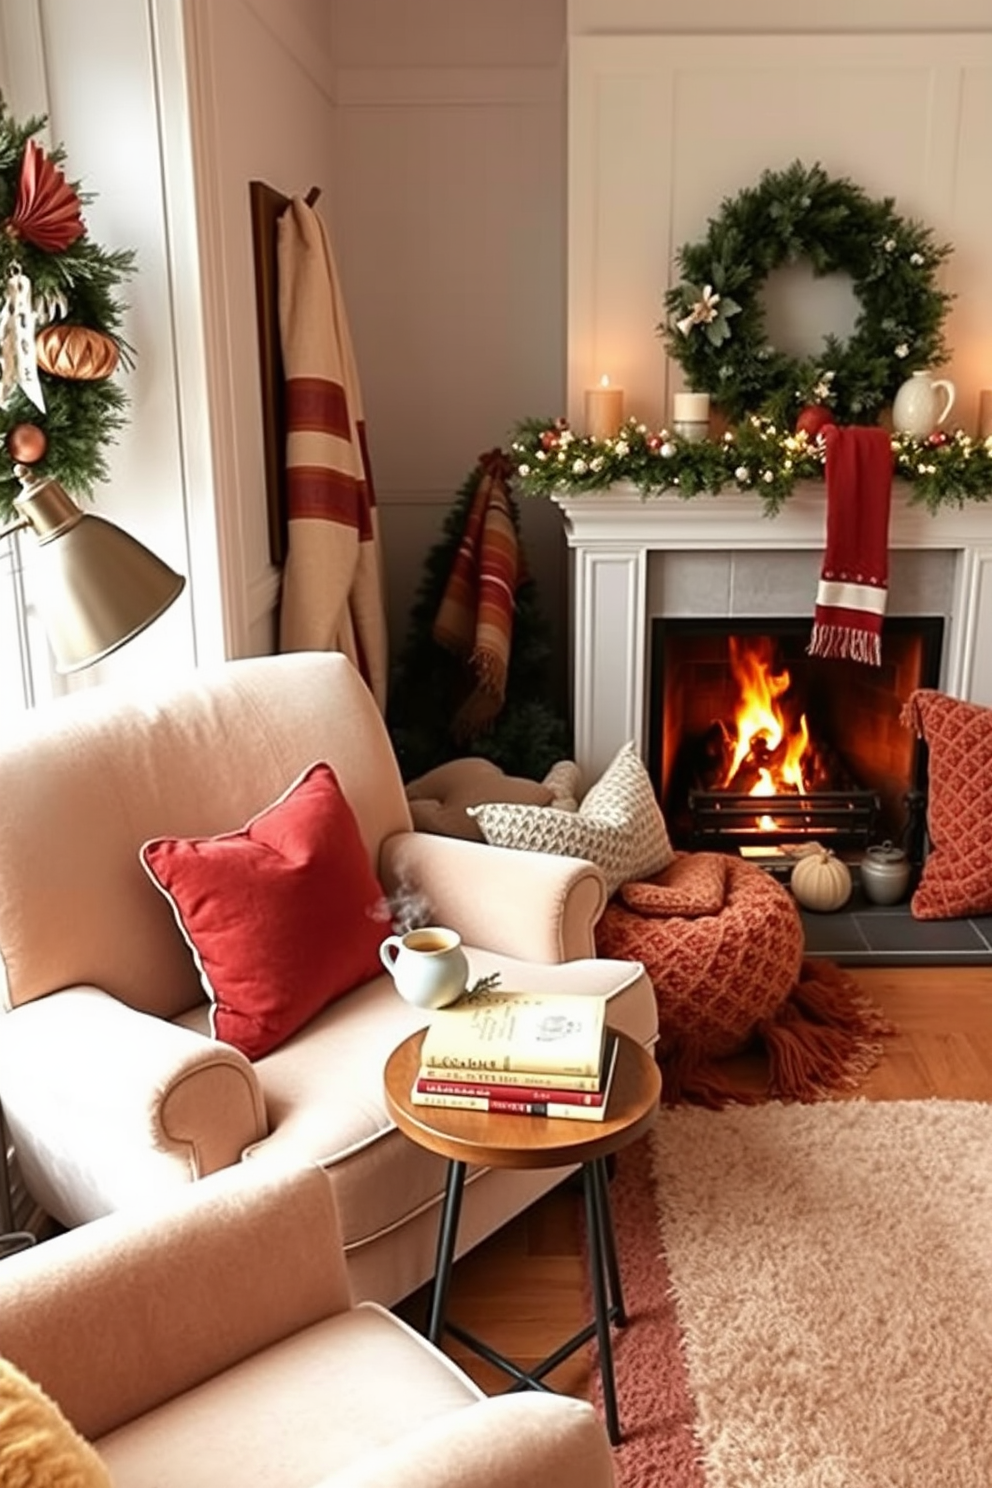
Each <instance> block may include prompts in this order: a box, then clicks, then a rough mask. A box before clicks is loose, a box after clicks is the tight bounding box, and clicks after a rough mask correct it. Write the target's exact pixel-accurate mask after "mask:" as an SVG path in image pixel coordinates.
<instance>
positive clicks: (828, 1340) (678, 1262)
mask: <svg viewBox="0 0 992 1488" xmlns="http://www.w3.org/2000/svg"><path fill="white" fill-rule="evenodd" d="M611 1194H612V1203H613V1215H614V1224H615V1228H616V1232H617V1244H618V1249H619V1253H620V1263H621V1268H622V1275H623V1280H624V1291H625V1301H626V1303H627V1309H628V1313H629V1316H630V1323H629V1325H628V1327H627V1328H626V1329H625V1330H623V1331H621V1332H620V1333H618V1334H616V1335H615V1338H616V1342H615V1362H616V1375H617V1391H618V1400H619V1407H620V1417H621V1426H622V1429H623V1432H624V1441H623V1443H622V1444H621V1446H619V1447H618V1448H617V1449H616V1451H615V1463H616V1471H617V1485H618V1488H921V1485H924V1484H926V1485H927V1488H977V1485H978V1484H987V1483H992V1242H990V1239H989V1237H990V1235H992V1106H987V1105H982V1104H978V1103H968V1102H944V1101H905V1102H892V1103H881V1102H867V1101H860V1100H853V1101H843V1102H827V1103H823V1104H819V1105H814V1106H805V1105H782V1104H778V1103H772V1104H769V1105H766V1106H760V1107H746V1108H745V1107H730V1108H728V1109H726V1110H723V1111H712V1110H706V1109H701V1108H699V1107H678V1108H676V1109H674V1110H666V1111H663V1112H662V1113H661V1116H660V1117H659V1123H658V1126H657V1128H656V1130H655V1131H654V1132H653V1133H652V1134H651V1135H650V1137H649V1138H647V1139H646V1140H645V1141H642V1142H640V1143H638V1144H637V1145H636V1146H635V1147H633V1148H630V1149H628V1150H627V1151H626V1152H624V1153H622V1154H621V1155H620V1157H619V1159H618V1166H617V1174H616V1177H615V1179H614V1182H613V1185H612V1189H611ZM600 1404H601V1402H600Z"/></svg>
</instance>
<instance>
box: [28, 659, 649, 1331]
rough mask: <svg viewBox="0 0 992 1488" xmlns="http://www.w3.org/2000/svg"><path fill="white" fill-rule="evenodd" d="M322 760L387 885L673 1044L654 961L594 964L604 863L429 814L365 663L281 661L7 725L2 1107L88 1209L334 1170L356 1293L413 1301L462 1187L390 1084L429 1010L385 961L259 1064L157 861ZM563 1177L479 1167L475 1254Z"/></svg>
mask: <svg viewBox="0 0 992 1488" xmlns="http://www.w3.org/2000/svg"><path fill="white" fill-rule="evenodd" d="M320 760H323V761H327V762H329V763H330V765H331V766H332V767H333V770H334V771H335V772H336V775H337V778H338V780H339V782H340V786H341V789H342V791H343V793H344V795H345V797H346V798H347V801H348V803H349V805H350V807H351V810H352V811H353V812H354V815H355V817H356V819H357V823H358V827H359V830H360V834H361V843H360V844H359V848H358V851H359V852H360V851H361V847H362V844H364V849H365V851H366V852H367V855H368V861H369V864H370V865H371V867H372V868H373V869H374V870H375V873H376V874H377V876H378V878H379V881H380V883H381V885H382V887H383V888H384V890H385V891H386V893H387V894H388V895H390V896H396V895H399V894H403V895H412V896H419V897H420V898H421V899H422V900H424V901H426V903H427V904H428V905H429V907H430V912H431V916H432V918H434V920H435V922H439V923H444V924H447V925H450V926H452V927H453V928H454V929H456V930H458V931H459V932H460V933H461V936H462V938H463V941H464V942H465V945H466V949H467V952H468V958H469V964H470V971H471V975H472V977H473V979H474V978H476V977H479V976H483V975H486V974H489V973H491V972H496V971H498V972H499V973H500V976H501V979H502V985H503V986H504V987H511V988H512V987H513V986H519V987H531V988H548V989H554V988H562V989H570V990H578V991H583V992H586V993H588V994H589V995H590V996H601V997H606V998H608V999H609V1002H610V1012H609V1017H610V1021H611V1022H612V1023H613V1024H615V1025H616V1026H617V1027H619V1028H622V1029H623V1030H624V1031H625V1032H627V1033H629V1034H631V1035H632V1036H633V1037H635V1038H637V1039H639V1040H640V1041H641V1042H642V1043H644V1044H645V1045H650V1044H651V1043H652V1041H653V1039H654V1037H655V1035H656V1030H657V1013H656V1008H655V999H654V994H653V991H652V988H651V985H650V983H649V982H648V981H647V978H646V977H645V976H644V974H643V969H642V968H641V967H640V965H639V964H638V963H632V962H626V961H608V960H605V961H604V960H598V959H596V958H595V950H594V938H593V931H594V926H595V923H596V920H597V918H598V917H599V915H600V913H601V911H602V909H603V906H604V902H605V894H604V884H603V879H602V877H601V875H600V874H599V872H598V870H596V869H595V868H593V867H592V865H591V864H588V863H584V862H580V861H577V860H572V859H565V858H558V857H552V856H547V855H543V854H540V853H526V852H517V851H510V850H507V849H501V848H495V847H489V846H487V845H485V844H483V843H478V842H466V841H462V840H459V839H457V838H449V837H439V836H434V835H430V834H426V833H418V832H415V831H413V830H411V826H412V823H411V818H410V812H409V807H408V804H407V800H406V796H405V793H404V789H403V783H402V780H401V778H400V773H399V769H398V766H397V764H396V760H395V757H394V755H393V751H392V747H391V744H390V740H389V737H388V734H387V732H386V729H385V727H384V725H383V722H382V719H381V717H380V715H379V713H378V711H377V709H376V707H375V704H374V703H373V701H372V698H371V695H370V694H369V692H368V690H367V689H366V687H365V686H364V684H363V683H362V681H361V679H360V677H359V675H358V673H357V672H356V671H355V669H354V668H353V667H352V666H351V664H350V663H349V662H348V661H346V660H345V659H344V658H343V657H342V656H339V655H328V654H296V655H287V656H278V657H262V658H255V659H250V660H242V661H232V662H228V663H226V664H224V665H221V666H216V667H213V668H205V669H203V670H201V671H199V672H195V673H193V674H192V675H189V676H187V677H185V678H183V679H181V680H177V681H172V682H156V681H154V680H153V681H150V682H149V684H148V685H147V686H146V687H144V688H141V689H138V690H133V691H132V692H131V693H129V694H128V695H124V694H122V693H121V692H119V691H117V690H115V689H114V688H111V687H104V688H100V689H96V690H93V691H91V692H88V693H82V694H79V695H76V696H73V697H70V698H67V699H64V700H62V701H60V702H58V703H56V704H54V705H51V706H49V707H48V708H45V709H41V710H38V712H37V713H36V714H33V715H29V716H28V718H26V719H25V721H24V723H23V724H22V725H21V726H20V727H19V728H18V729H17V730H16V731H15V732H13V733H8V734H7V736H6V737H5V738H4V739H3V740H2V742H0V780H2V781H3V799H4V807H3V830H2V831H0V984H2V985H0V991H2V994H3V1000H4V1004H5V1006H6V1009H7V1012H6V1015H5V1016H4V1017H3V1018H2V1019H0V1102H2V1104H3V1109H4V1112H5V1115H6V1120H7V1125H8V1128H9V1130H10V1133H11V1135H12V1138H13V1141H14V1145H15V1149H16V1152H17V1156H18V1161H19V1163H20V1168H21V1172H22V1175H23V1178H24V1181H25V1183H26V1185H27V1187H28V1189H29V1190H30V1192H31V1193H32V1195H33V1196H34V1198H35V1199H36V1200H37V1202H38V1204H39V1205H40V1206H41V1207H42V1208H43V1209H44V1210H46V1211H47V1212H48V1213H49V1214H51V1215H53V1216H54V1217H55V1218H56V1219H57V1220H59V1221H61V1222H62V1224H64V1225H67V1226H74V1225H77V1224H79V1223H81V1222H82V1221H88V1220H92V1219H95V1218H97V1217H99V1216H101V1215H104V1214H107V1213H110V1212H112V1211H114V1210H117V1209H122V1208H126V1207H128V1206H130V1205H132V1204H135V1203H140V1202H143V1201H146V1200H148V1199H151V1198H153V1197H155V1196H156V1195H158V1194H162V1193H168V1192H170V1191H172V1192H174V1191H176V1190H178V1189H181V1188H183V1187H185V1186H186V1185H187V1184H189V1183H191V1182H192V1181H193V1180H195V1179H199V1178H202V1177H204V1176H205V1175H207V1174H209V1173H213V1172H216V1171H217V1170H219V1169H222V1168H226V1167H229V1166H230V1165H232V1164H236V1163H240V1162H242V1161H247V1162H250V1163H256V1162H257V1163H262V1162H270V1161H282V1162H286V1161H290V1162H300V1161H305V1162H315V1163H318V1164H319V1165H320V1166H321V1167H323V1168H324V1169H325V1170H326V1172H327V1174H328V1176H329V1178H330V1181H331V1185H332V1187H333V1190H334V1193H335V1197H336V1200H337V1205H338V1211H339V1214H340V1216H341V1224H342V1231H343V1235H344V1243H345V1251H346V1255H347V1261H348V1268H349V1276H350V1280H351V1285H352V1289H353V1294H354V1295H355V1296H356V1298H373V1299H375V1300H377V1301H379V1302H383V1303H385V1304H386V1305H391V1304H392V1303H393V1302H395V1301H397V1300H398V1299H399V1298H401V1297H403V1296H405V1295H407V1294H408V1293H410V1292H412V1291H413V1290H415V1289H416V1288H417V1287H418V1286H420V1285H421V1284H422V1283H423V1282H424V1281H425V1280H427V1279H428V1277H429V1276H430V1275H431V1272H432V1267H433V1259H434V1248H435V1240H436V1234H437V1225H438V1215H439V1212H440V1206H441V1199H442V1195H443V1189H444V1176H445V1165H444V1162H443V1160H442V1159H441V1158H439V1157H436V1156H435V1155H434V1154H432V1153H429V1152H426V1151H423V1150H421V1149H420V1148H416V1147H414V1146H413V1145H412V1144H411V1143H409V1142H408V1141H407V1139H406V1138H405V1137H403V1136H401V1135H400V1133H399V1132H397V1131H396V1129H395V1128H394V1126H393V1124H392V1122H391V1121H390V1119H389V1117H388V1114H387V1112H386V1109H385V1104H384V1099H383V1092H382V1070H383V1066H384V1064H385V1061H386V1058H387V1056H388V1054H389V1053H390V1051H391V1050H392V1049H393V1048H394V1047H395V1045H396V1044H398V1043H399V1042H400V1041H401V1040H402V1039H403V1038H405V1037H406V1036H407V1034H409V1033H411V1032H412V1031H414V1030H415V1029H416V1028H418V1027H420V1026H421V1025H422V1024H423V1023H424V1021H425V1019H426V1015H425V1014H424V1013H422V1012H420V1011H419V1010H418V1009H416V1008H413V1007H411V1006H409V1005H408V1004H407V1003H405V1002H404V1001H403V1000H402V998H400V997H399V996H398V995H397V993H396V991H395V989H394V987H393V985H392V982H391V981H390V979H389V978H388V977H387V976H386V975H385V974H382V975H374V976H373V977H372V978H371V979H370V980H369V981H368V982H366V983H364V984H363V985H361V986H359V987H357V988H356V989H355V990H353V991H350V992H348V994H347V995H346V996H343V997H340V998H339V999H338V1000H337V1001H335V1002H332V1003H331V1004H330V1005H329V1006H327V1007H325V1008H324V1009H323V1010H322V1011H319V1012H318V1013H317V1014H316V1015H315V1016H314V1017H312V1019H311V1020H310V1021H309V1022H307V1024H306V1025H305V1026H304V1027H303V1028H302V1029H301V1030H300V1031H299V1032H297V1033H295V1034H294V1035H293V1036H292V1037H291V1038H289V1039H288V1040H287V1041H286V1042H285V1043H283V1044H282V1045H281V1046H280V1047H277V1048H275V1049H274V1050H273V1051H272V1052H270V1053H267V1054H265V1055H264V1056H262V1057H260V1058H256V1059H254V1060H249V1059H248V1058H247V1057H246V1056H245V1055H244V1054H243V1053H241V1052H239V1050H238V1049H236V1048H234V1047H232V1046H231V1045H230V1044H227V1043H224V1042H220V1041H218V1040H217V1039H214V1038H212V1037H211V1029H210V1022H209V1015H210V1005H209V1002H208V999H207V997H206V995H205V992H204V987H203V984H202V982H201V979H200V976H199V973H198V970H197V966H196V964H195V962H194V959H193V955H192V954H191V951H190V949H189V947H188V945H187V944H186V941H185V940H184V938H183V936H182V934H181V933H180V931H179V928H178V926H177V923H176V920H175V919H174V917H173V914H172V911H171V909H170V907H169V904H168V902H167V900H166V899H165V898H164V897H163V895H162V894H161V893H159V892H158V890H157V889H156V887H155V886H154V885H153V884H152V882H151V881H150V879H149V876H148V875H147V874H146V873H145V871H144V870H143V868H142V866H141V863H140V861H139V849H140V848H141V846H142V844H143V843H144V842H146V841H147V840H148V839H152V838H160V837H163V836H166V835H173V836H178V837H183V838H188V837H202V836H212V835H215V834H218V833H227V832H232V831H235V830H237V829H239V828H241V827H242V826H243V825H244V824H245V823H246V822H247V821H248V820H249V819H250V818H252V817H254V816H255V815H256V814H257V813H258V812H259V811H261V810H263V808H265V807H267V806H269V805H270V804H271V803H272V802H273V801H274V800H276V798H278V797H279V796H280V794H281V793H282V792H284V791H285V790H286V788H287V786H288V785H289V784H290V783H291V782H292V781H293V780H294V779H296V778H297V777H298V776H299V775H300V774H301V772H303V771H305V770H306V769H307V768H308V767H309V766H310V765H311V764H313V763H314V762H315V761H320ZM388 928H389V927H388V925H387V924H384V926H383V933H384V934H385V933H386V931H387V930H388ZM376 966H377V967H378V960H377V958H376ZM290 990H291V989H290ZM562 1176H563V1175H562V1173H561V1172H560V1171H543V1172H542V1171H535V1172H511V1171H509V1170H505V1169H502V1170H490V1169H481V1168H480V1169H478V1170H476V1171H474V1172H473V1173H472V1175H471V1179H470V1182H469V1183H468V1185H467V1190H466V1195H465V1202H464V1207H463V1215H462V1223H461V1226H460V1229H459V1243H460V1246H461V1248H462V1249H468V1248H470V1247H471V1246H472V1245H474V1244H476V1243H477V1242H478V1241H479V1240H481V1239H483V1238H484V1237H485V1236H487V1235H488V1234H490V1233H492V1231H493V1230H495V1229H496V1228H498V1227H499V1226H500V1225H502V1224H503V1223H505V1221H506V1220H507V1219H509V1218H511V1217H512V1216H513V1215H514V1214H517V1213H518V1212H520V1210H522V1209H523V1208H525V1207H526V1206H527V1205H528V1204H529V1203H530V1202H531V1201H532V1200H533V1199H534V1198H535V1197H537V1196H538V1195H539V1194H541V1193H543V1192H545V1191H546V1190H547V1189H548V1188H549V1187H551V1186H552V1185H553V1184H555V1183H557V1182H558V1181H559V1180H560V1178H561V1177H562Z"/></svg>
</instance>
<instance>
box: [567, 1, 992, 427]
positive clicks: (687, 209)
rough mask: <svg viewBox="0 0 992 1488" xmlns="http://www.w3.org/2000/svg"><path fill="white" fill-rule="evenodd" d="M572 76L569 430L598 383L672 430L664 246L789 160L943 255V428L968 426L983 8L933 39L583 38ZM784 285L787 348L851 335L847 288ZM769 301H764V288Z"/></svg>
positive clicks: (976, 369) (985, 44)
mask: <svg viewBox="0 0 992 1488" xmlns="http://www.w3.org/2000/svg"><path fill="white" fill-rule="evenodd" d="M569 78H570V110H569V140H570V151H569V201H570V223H569V283H570V295H569V327H568V340H569V400H568V401H569V412H570V415H571V417H572V419H573V420H574V421H575V422H576V423H577V424H579V425H580V426H581V419H582V401H583V392H584V390H585V389H586V388H588V387H589V386H591V385H592V384H593V383H594V381H595V380H596V378H597V377H598V375H599V372H600V371H601V370H608V371H609V372H610V374H611V376H612V377H613V378H614V380H616V381H618V382H619V383H620V384H621V386H623V387H624V389H625V392H626V395H627V408H628V412H630V413H633V414H635V415H636V416H637V417H638V418H641V419H643V420H645V421H646V422H648V423H650V424H652V425H654V426H656V427H657V426H659V425H660V424H661V423H663V422H664V421H665V420H667V419H670V417H671V396H672V394H673V392H675V391H676V390H678V389H679V388H680V387H681V386H682V382H681V373H680V371H679V369H678V368H677V367H673V366H670V365H667V364H666V358H665V354H664V347H663V345H662V343H661V341H660V338H659V337H658V335H657V333H656V329H655V328H656V326H657V323H658V321H659V320H660V319H661V318H662V317H663V315H664V292H665V290H666V289H667V288H668V286H669V285H670V284H671V283H672V282H673V280H674V278H675V277H676V275H677V270H676V269H675V260H676V256H677V252H678V249H679V247H680V246H681V245H682V244H683V243H685V242H695V241H698V240H699V239H700V238H702V237H703V236H704V234H705V231H706V226H707V222H708V220H709V218H710V217H712V216H713V215H714V214H715V213H716V212H717V210H718V209H719V206H720V203H721V202H722V201H723V200H724V199H725V198H727V197H731V196H734V195H736V194H737V192H739V191H740V190H741V189H742V188H743V187H744V186H748V185H751V184H754V183H756V182H757V180H758V179H759V177H760V175H761V173H762V171H763V170H766V169H772V170H782V169H785V168H786V167H787V166H788V165H789V164H790V163H791V161H792V160H794V159H797V158H798V159H801V160H803V161H804V162H806V163H807V164H809V165H812V164H813V163H814V162H820V163H821V164H822V165H823V167H824V168H825V170H826V171H827V172H828V174H830V175H832V176H836V177H840V176H846V177H849V178H851V179H853V180H855V181H857V182H858V184H860V185H861V186H863V187H864V189H865V190H866V191H867V192H868V193H869V194H870V195H872V196H875V197H879V198H880V197H885V196H891V197H893V198H894V199H895V203H896V208H897V210H898V211H899V212H901V213H902V214H903V215H904V216H906V217H910V218H915V219H918V220H920V221H923V222H925V223H926V224H927V225H928V226H930V227H931V228H932V229H933V231H934V234H935V236H936V238H937V240H938V241H940V242H946V243H949V244H951V245H952V247H953V253H952V255H951V258H950V259H949V261H948V262H947V263H946V264H944V265H943V266H942V269H941V282H942V284H943V285H944V287H945V288H947V289H948V290H949V291H950V292H951V293H952V294H953V295H954V296H955V302H954V305H953V308H952V311H951V314H950V316H949V317H948V323H947V339H948V343H949V346H950V348H951V357H950V360H949V363H948V365H947V366H946V367H945V368H941V369H937V368H934V369H933V370H934V372H935V374H936V372H937V371H938V370H939V371H940V372H941V373H942V374H943V375H945V376H948V375H949V376H950V377H951V378H952V379H954V380H955V382H956V384H957V388H958V400H957V403H956V405H955V409H954V415H953V418H954V422H955V423H958V422H959V423H960V424H961V425H962V426H963V427H964V428H966V429H969V430H971V431H972V432H974V431H975V430H976V427H977V411H978V393H979V390H980V388H982V387H985V386H988V384H989V380H990V378H992V260H990V258H989V255H988V248H987V245H988V243H989V241H990V238H992V197H990V196H989V193H988V192H987V191H986V190H984V189H983V187H982V185H981V182H982V179H983V177H984V176H985V175H986V174H987V161H988V156H989V151H990V147H992V14H990V24H987V25H986V27H985V28H984V30H983V31H978V32H957V31H949V32H946V33H943V32H942V33H938V34H934V35H913V36H907V35H891V34H890V35H879V34H876V35H865V34H864V33H860V34H846V35H845V34H832V35H828V36H815V37H814V36H811V35H808V34H806V35H802V34H795V33H789V32H783V33H777V34H774V35H764V36H740V35H708V36H703V35H698V34H697V35H679V36H660V35H647V36H633V35H622V36H603V35H598V34H589V35H584V36H578V37H573V38H572V42H571V46H570V55H569ZM741 121H746V127H737V126H738V125H739V124H740V122H741ZM732 123H733V126H734V127H731V124H732ZM631 140H636V141H637V142H638V150H637V152H636V153H635V154H633V155H632V153H631V150H630V142H631ZM802 272H805V278H802ZM796 273H797V274H799V275H800V278H799V282H797V283H795V284H793V285H792V289H793V293H794V296H795V306H794V309H795V310H796V311H798V312H799V314H797V315H795V316H793V317H792V325H791V327H790V328H791V330H792V331H793V332H798V333H799V339H798V341H797V343H796V344H793V345H789V346H788V349H789V350H792V351H795V352H812V351H814V350H815V349H816V348H817V347H818V346H820V345H821V344H822V338H823V336H824V335H825V334H826V333H827V332H828V331H833V332H838V331H839V333H840V334H841V335H843V334H844V328H845V324H846V325H847V327H850V326H852V325H853V322H854V315H855V312H856V309H857V306H856V304H855V302H854V300H853V296H852V294H851V291H850V285H849V283H848V282H846V281H845V280H844V279H843V277H842V276H835V278H834V280H833V281H829V280H821V281H814V280H813V279H812V275H811V274H810V272H809V271H808V270H805V271H800V270H797V271H796ZM765 287H766V288H767V289H768V291H769V293H771V294H772V295H773V296H774V294H775V292H776V291H774V290H773V289H772V285H771V281H769V283H768V284H767V285H766V286H765ZM781 288H782V285H781V282H779V284H778V289H779V290H781ZM821 291H822V293H821ZM776 308H777V307H776V305H775V304H774V302H773V304H772V305H771V306H770V307H769V312H768V323H769V326H771V323H772V311H773V310H774V309H776ZM777 344H781V343H780V342H779V343H777Z"/></svg>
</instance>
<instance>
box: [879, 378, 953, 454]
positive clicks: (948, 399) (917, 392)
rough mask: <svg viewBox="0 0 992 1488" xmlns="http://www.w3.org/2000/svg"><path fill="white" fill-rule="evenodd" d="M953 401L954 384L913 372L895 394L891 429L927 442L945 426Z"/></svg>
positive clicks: (943, 379) (944, 379)
mask: <svg viewBox="0 0 992 1488" xmlns="http://www.w3.org/2000/svg"><path fill="white" fill-rule="evenodd" d="M941 395H943V396H941ZM954 397H955V388H954V384H953V382H948V381H947V379H946V378H945V377H937V378H933V377H931V376H930V373H929V372H926V371H924V372H914V373H913V374H912V376H911V377H907V379H906V381H905V382H904V383H903V385H902V387H901V388H900V389H899V391H898V392H897V393H896V396H895V401H894V402H893V404H892V427H893V428H894V429H895V430H896V431H897V432H898V433H899V434H910V435H912V437H913V438H914V439H926V437H927V435H928V434H932V433H933V432H934V430H935V429H936V428H937V426H938V425H939V424H942V423H943V422H944V420H945V419H946V417H947V415H948V414H949V413H950V411H951V409H952V408H953V407H954ZM941 402H943V405H944V406H943V407H941V406H940V405H941Z"/></svg>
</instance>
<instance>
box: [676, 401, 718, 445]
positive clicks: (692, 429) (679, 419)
mask: <svg viewBox="0 0 992 1488" xmlns="http://www.w3.org/2000/svg"><path fill="white" fill-rule="evenodd" d="M672 422H673V424H674V427H675V432H676V434H679V435H681V437H682V438H683V439H687V440H689V442H690V443H691V444H697V443H699V441H700V440H703V439H705V438H706V436H707V434H708V433H709V429H710V395H709V393H676V394H675V397H674V398H673V399H672Z"/></svg>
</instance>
